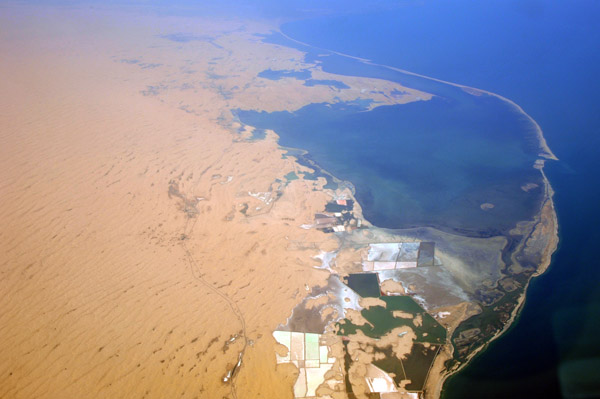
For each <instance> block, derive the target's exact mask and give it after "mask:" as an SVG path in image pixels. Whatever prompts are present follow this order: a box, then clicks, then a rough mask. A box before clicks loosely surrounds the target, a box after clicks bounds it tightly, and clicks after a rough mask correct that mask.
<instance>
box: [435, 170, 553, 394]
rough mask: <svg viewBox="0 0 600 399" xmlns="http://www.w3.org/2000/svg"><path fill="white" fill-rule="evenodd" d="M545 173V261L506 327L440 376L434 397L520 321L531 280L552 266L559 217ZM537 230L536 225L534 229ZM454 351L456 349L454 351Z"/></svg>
mask: <svg viewBox="0 0 600 399" xmlns="http://www.w3.org/2000/svg"><path fill="white" fill-rule="evenodd" d="M541 172H542V174H543V178H544V183H545V184H546V188H547V189H548V190H547V193H548V194H549V196H548V197H547V198H546V200H545V201H543V205H542V209H541V210H540V220H539V221H537V222H536V223H535V226H537V225H538V224H540V223H543V222H544V221H545V218H547V217H549V216H551V220H550V221H551V222H552V225H553V233H552V234H551V235H550V240H549V243H548V245H547V246H546V247H545V249H544V251H543V257H544V259H543V261H542V262H541V263H540V264H539V265H538V267H537V269H536V271H535V272H533V274H532V275H531V277H530V278H529V279H528V281H527V285H526V286H525V287H524V288H523V293H522V294H521V295H520V296H519V300H518V302H517V306H515V308H514V310H513V312H512V314H511V317H510V319H509V320H508V321H507V322H506V324H505V325H504V328H503V329H502V330H500V331H498V332H497V333H496V334H494V335H493V336H492V338H491V339H490V340H489V341H487V342H486V344H485V345H483V346H481V347H479V348H477V350H475V351H474V352H472V353H471V354H469V356H468V357H467V359H466V360H465V361H464V362H463V363H461V364H460V365H459V366H458V367H457V368H456V369H455V370H451V371H449V372H448V373H447V374H445V375H443V376H442V377H441V378H440V381H439V383H438V384H437V385H436V392H435V396H433V397H434V398H441V397H442V396H441V395H442V394H443V390H444V383H445V382H446V381H447V380H448V378H450V377H452V376H453V375H454V374H457V373H459V372H460V371H461V370H463V369H464V368H465V367H466V366H468V365H469V364H470V362H471V361H472V360H473V359H474V358H476V357H477V356H478V355H480V354H481V353H483V352H484V351H485V350H486V349H488V348H489V346H490V345H491V344H492V343H493V342H494V341H496V340H497V339H498V338H500V337H501V336H502V335H504V334H505V333H507V332H508V331H510V329H511V328H513V327H514V325H515V322H516V321H518V319H519V318H520V316H521V311H522V310H523V307H524V305H525V301H526V299H527V290H528V289H529V285H530V284H531V282H532V281H533V279H534V278H535V277H538V276H541V275H542V274H544V273H545V272H546V271H547V270H548V268H549V267H550V265H551V264H552V255H553V254H554V252H555V251H556V249H557V248H558V241H559V237H558V218H557V216H556V210H555V207H554V201H553V199H552V197H553V195H554V191H553V190H552V187H551V186H550V182H549V181H548V179H547V178H546V175H545V174H544V173H543V171H541ZM546 204H549V205H550V208H551V210H552V211H551V212H550V215H545V213H544V211H543V207H544V206H545V205H546ZM532 230H535V227H534V228H533V229H532ZM526 242H527V240H525V242H523V246H526ZM513 257H514V252H513V254H512V256H511V258H513ZM451 348H452V349H453V348H454V346H452V345H451ZM452 352H454V351H452Z"/></svg>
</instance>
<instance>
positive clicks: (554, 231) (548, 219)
mask: <svg viewBox="0 0 600 399" xmlns="http://www.w3.org/2000/svg"><path fill="white" fill-rule="evenodd" d="M278 32H279V33H280V34H281V35H283V36H284V37H285V38H287V39H289V40H291V41H293V42H296V43H298V44H301V45H303V46H306V47H310V48H316V49H320V50H324V51H327V52H330V53H333V54H336V55H339V56H343V57H347V58H351V59H355V60H357V61H359V62H363V63H366V64H369V65H373V66H379V67H384V68H388V69H391V70H394V71H397V72H401V73H404V74H407V75H411V76H415V77H419V78H424V79H428V80H431V81H435V82H438V83H443V84H447V85H450V86H454V87H457V88H460V89H462V90H464V91H466V92H468V93H469V94H472V95H482V94H485V95H489V96H493V97H496V98H498V99H499V100H501V101H504V102H506V103H508V104H509V105H510V106H512V107H513V108H514V109H515V111H516V112H517V113H519V114H521V115H522V116H523V117H524V118H525V119H526V120H527V121H529V123H531V124H532V126H533V131H534V133H535V136H536V138H537V142H538V147H539V153H538V156H539V157H542V158H544V159H546V160H555V161H557V160H558V157H556V155H555V154H554V153H553V152H552V150H551V149H550V147H549V146H548V144H547V142H546V139H545V137H544V135H543V130H542V128H541V126H540V125H539V124H538V123H537V121H536V120H535V119H533V117H531V116H530V115H529V114H528V113H527V112H526V111H525V110H524V109H523V108H522V107H521V106H520V105H518V104H517V103H515V102H514V101H512V100H510V99H508V98H506V97H504V96H502V95H500V94H497V93H493V92H490V91H487V90H482V89H478V88H474V87H470V86H466V85H462V84H458V83H453V82H449V81H445V80H442V79H437V78H433V77H430V76H426V75H421V74H418V73H414V72H410V71H407V70H403V69H400V68H395V67H392V66H388V65H383V64H379V63H375V62H372V61H371V60H368V59H365V58H361V57H356V56H352V55H349V54H344V53H340V52H337V51H334V50H330V49H325V48H319V47H315V46H312V45H310V44H307V43H304V42H301V41H299V40H296V39H294V38H292V37H290V36H288V35H286V34H285V33H283V32H282V31H281V29H279V30H278ZM533 167H534V168H536V169H538V170H539V171H540V173H541V174H542V180H543V182H544V187H545V194H544V198H543V200H542V201H541V206H540V210H539V211H538V214H537V215H536V216H535V218H536V219H537V220H536V221H535V222H534V225H533V227H532V229H531V233H532V234H533V233H534V231H535V230H537V228H538V227H540V228H543V226H550V227H549V230H550V231H546V232H545V234H544V236H543V237H542V238H541V239H544V238H546V244H545V245H544V248H543V250H542V251H541V255H542V260H541V261H540V262H539V263H538V264H537V268H536V270H535V271H534V273H533V274H532V275H531V276H530V277H529V278H528V280H527V283H526V285H525V286H524V287H523V291H522V293H521V295H520V296H519V298H518V301H517V304H516V306H515V308H514V309H513V310H512V312H511V315H510V318H509V319H508V321H507V322H506V323H505V324H504V327H503V328H502V329H501V330H499V331H498V332H497V333H495V334H494V335H493V336H492V337H491V338H490V339H489V340H488V341H487V342H486V343H485V344H484V345H482V346H479V347H478V348H477V349H476V350H475V351H473V352H472V353H470V354H469V355H468V357H467V358H466V360H465V361H464V362H461V363H460V364H459V365H458V367H456V368H454V369H451V370H447V371H446V372H445V373H443V374H442V375H441V376H440V377H438V378H437V381H436V382H435V383H433V384H432V382H433V380H435V378H434V376H432V375H431V374H429V375H428V377H427V383H426V387H429V388H431V385H433V388H434V390H433V392H432V394H430V393H429V392H428V391H425V398H431V399H436V398H440V397H441V395H442V394H443V387H444V384H445V382H446V381H447V380H448V379H449V378H450V377H451V376H452V375H454V374H456V373H458V372H460V371H461V370H462V369H463V368H464V367H466V366H467V365H468V364H469V363H470V362H471V361H472V359H474V358H475V357H476V356H477V355H478V354H480V353H482V352H483V351H485V350H486V349H487V348H488V347H489V345H490V344H492V343H493V342H494V341H495V340H496V339H498V338H500V337H501V336H502V335H503V334H504V333H506V332H507V331H508V330H510V328H511V327H512V326H513V325H514V323H515V322H516V321H517V320H518V318H519V315H520V313H521V310H522V308H523V306H524V304H525V301H526V297H527V289H528V287H529V284H531V281H532V279H533V278H535V277H537V276H540V275H541V274H543V273H544V272H545V271H546V270H547V269H548V267H549V266H550V265H551V262H552V254H553V253H554V252H555V251H556V249H557V247H558V239H559V238H558V219H557V215H556V210H555V207H554V202H553V198H552V197H553V195H554V191H553V189H552V187H551V185H550V182H549V180H548V178H547V177H546V175H545V173H544V170H543V167H544V161H543V160H542V161H540V163H536V165H534V166H533ZM354 200H355V201H356V198H354ZM356 203H357V204H359V203H358V201H356ZM361 217H362V215H361ZM363 219H364V218H363ZM375 227H376V226H375ZM547 230H548V229H547ZM537 240H540V237H538V238H537ZM529 245H533V244H531V243H529V239H525V238H523V239H522V242H521V243H520V244H519V247H520V250H523V249H525V248H526V247H527V246H529ZM518 251H519V249H515V250H514V251H513V252H512V254H511V260H512V262H513V264H515V263H517V264H518V262H517V261H516V259H515V254H516V252H518ZM464 320H466V318H465V319H464ZM464 320H462V321H464ZM462 321H461V322H460V323H462ZM460 323H458V324H457V325H460ZM449 348H450V353H449V354H448V356H449V357H448V359H451V358H452V354H453V353H454V345H453V344H452V343H450V344H449ZM440 355H441V354H440ZM438 356H439V355H438ZM436 361H437V359H436ZM434 365H435V363H434ZM434 365H432V368H431V370H430V373H431V371H433V368H434Z"/></svg>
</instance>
